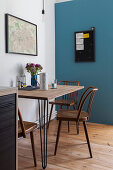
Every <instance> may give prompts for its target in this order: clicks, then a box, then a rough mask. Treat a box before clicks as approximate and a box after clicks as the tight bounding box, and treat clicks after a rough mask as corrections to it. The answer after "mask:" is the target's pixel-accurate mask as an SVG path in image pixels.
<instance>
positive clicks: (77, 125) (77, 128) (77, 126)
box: [73, 105, 79, 135]
mask: <svg viewBox="0 0 113 170" xmlns="http://www.w3.org/2000/svg"><path fill="white" fill-rule="evenodd" d="M73 109H74V110H76V108H75V105H73ZM76 130H77V135H79V123H77V122H76Z"/></svg>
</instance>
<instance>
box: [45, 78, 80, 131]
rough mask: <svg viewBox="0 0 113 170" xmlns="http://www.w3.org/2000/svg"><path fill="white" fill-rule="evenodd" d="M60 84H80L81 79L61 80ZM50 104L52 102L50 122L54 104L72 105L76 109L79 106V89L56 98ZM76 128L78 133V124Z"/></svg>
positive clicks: (68, 106)
mask: <svg viewBox="0 0 113 170" xmlns="http://www.w3.org/2000/svg"><path fill="white" fill-rule="evenodd" d="M58 85H70V86H79V81H59V82H58ZM49 104H51V110H50V116H49V123H50V120H51V116H52V111H53V106H54V105H59V106H60V108H62V107H63V106H65V107H67V108H70V107H71V106H72V107H73V109H74V110H75V109H76V108H77V104H78V91H76V92H73V93H70V94H67V95H64V96H62V98H60V99H55V100H54V101H51V102H49ZM75 106H76V107H75ZM49 123H48V127H49ZM76 128H77V134H78V133H79V129H78V125H77V124H76ZM68 132H69V122H68Z"/></svg>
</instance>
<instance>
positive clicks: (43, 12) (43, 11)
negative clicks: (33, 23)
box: [42, 0, 45, 14]
mask: <svg viewBox="0 0 113 170" xmlns="http://www.w3.org/2000/svg"><path fill="white" fill-rule="evenodd" d="M42 14H45V10H44V0H43V9H42Z"/></svg>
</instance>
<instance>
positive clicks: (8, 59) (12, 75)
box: [0, 0, 55, 121]
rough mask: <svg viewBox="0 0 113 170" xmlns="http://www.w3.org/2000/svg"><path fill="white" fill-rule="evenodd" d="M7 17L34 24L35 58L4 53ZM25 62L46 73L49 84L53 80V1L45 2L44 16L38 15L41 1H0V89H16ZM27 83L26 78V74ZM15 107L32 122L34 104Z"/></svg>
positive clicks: (28, 76) (33, 101) (20, 100)
mask: <svg viewBox="0 0 113 170" xmlns="http://www.w3.org/2000/svg"><path fill="white" fill-rule="evenodd" d="M5 13H9V14H12V15H15V16H17V17H20V18H23V19H25V20H27V21H30V22H32V23H35V24H37V26H38V27H37V28H38V56H26V55H15V54H6V53H5V26H4V25H5V24H4V14H5ZM27 62H34V63H40V64H41V65H42V66H43V68H44V70H43V71H46V72H47V73H48V76H49V82H51V80H52V79H54V77H55V19H54V1H50V0H46V1H45V15H42V0H0V86H10V84H11V81H13V86H16V76H17V75H18V73H19V70H20V69H21V70H23V71H25V69H24V68H25V65H26V63H27ZM25 74H26V76H27V83H28V84H30V75H29V74H28V73H26V72H25ZM19 107H20V109H21V111H22V113H23V118H24V119H26V120H32V121H33V120H34V121H35V119H36V118H35V113H36V109H37V101H35V100H27V99H26V100H25V99H19Z"/></svg>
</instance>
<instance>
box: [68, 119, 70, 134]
mask: <svg viewBox="0 0 113 170" xmlns="http://www.w3.org/2000/svg"><path fill="white" fill-rule="evenodd" d="M69 132H70V127H69V121H68V133H69Z"/></svg>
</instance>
